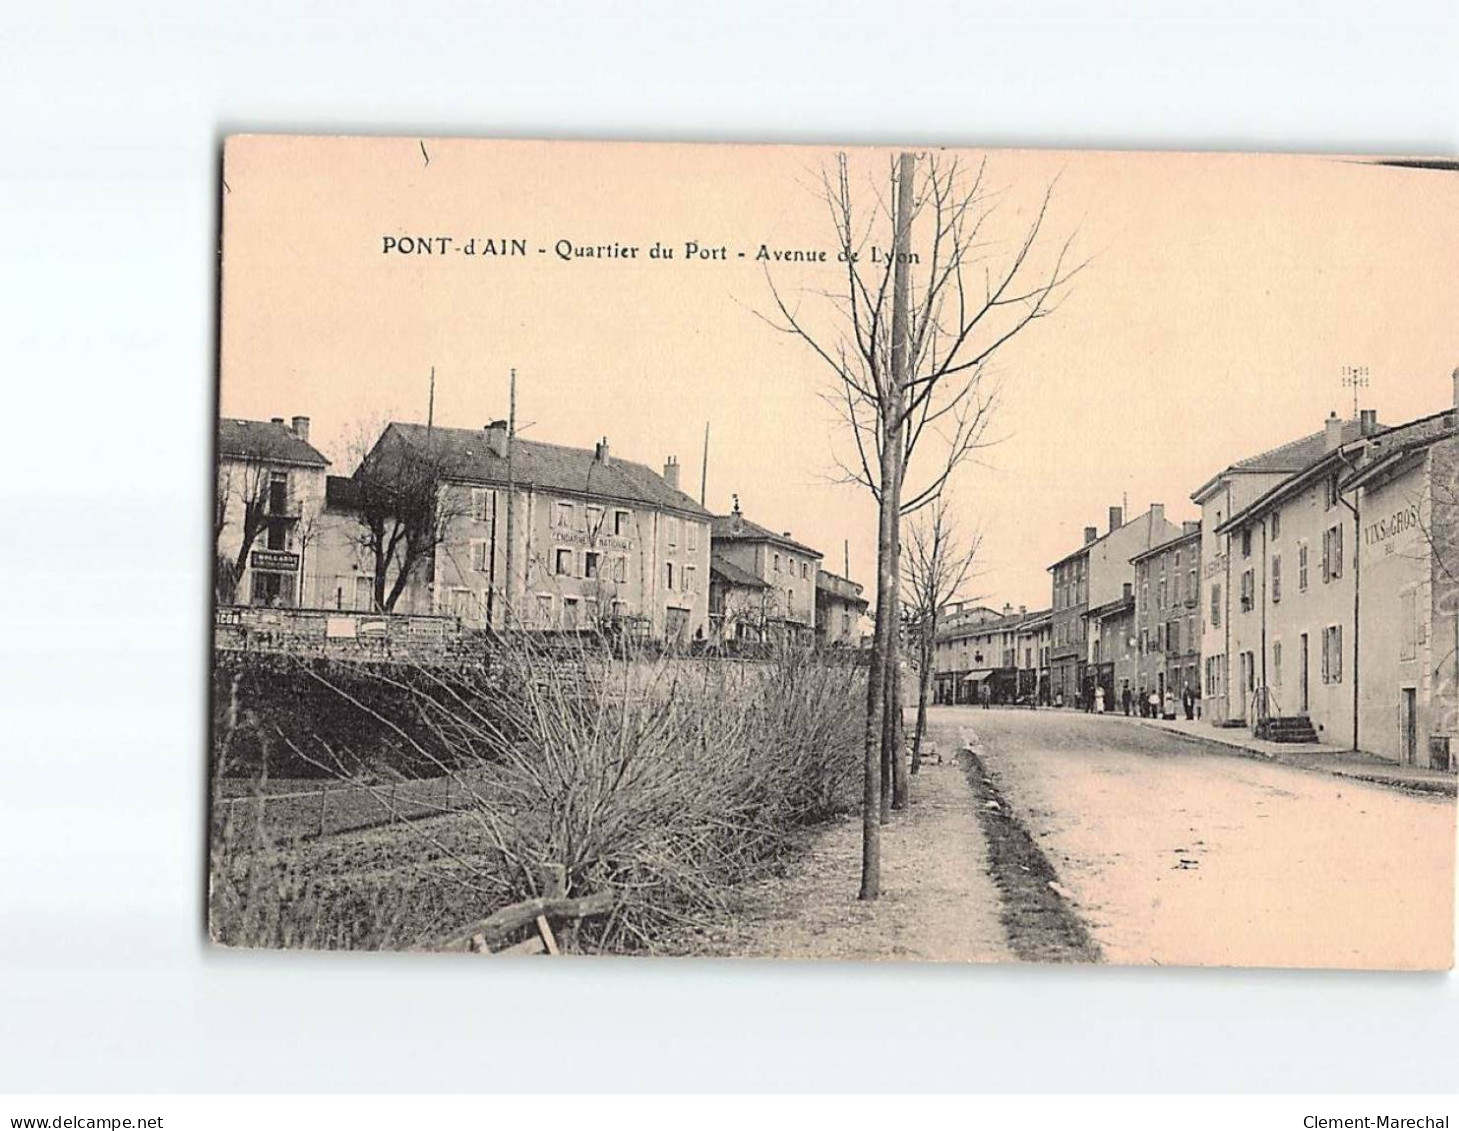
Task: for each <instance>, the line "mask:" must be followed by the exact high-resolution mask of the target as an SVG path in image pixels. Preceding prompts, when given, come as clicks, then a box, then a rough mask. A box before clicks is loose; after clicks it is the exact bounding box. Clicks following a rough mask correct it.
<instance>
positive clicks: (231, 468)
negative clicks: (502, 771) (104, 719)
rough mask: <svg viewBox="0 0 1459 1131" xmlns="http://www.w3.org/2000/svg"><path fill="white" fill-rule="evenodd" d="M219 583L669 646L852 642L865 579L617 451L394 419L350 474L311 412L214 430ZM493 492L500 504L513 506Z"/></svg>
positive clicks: (296, 599) (308, 602) (481, 623)
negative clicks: (330, 451)
mask: <svg viewBox="0 0 1459 1131" xmlns="http://www.w3.org/2000/svg"><path fill="white" fill-rule="evenodd" d="M217 457H218V474H217V511H216V516H215V530H214V533H215V542H216V552H217V599H218V602H219V604H220V605H236V606H249V605H255V606H257V605H264V606H269V607H275V608H308V609H315V610H331V611H334V612H338V613H346V612H352V613H369V614H379V613H386V612H389V613H402V614H406V613H408V614H413V615H417V616H419V615H434V616H443V617H451V618H455V619H456V620H457V621H459V622H460V624H462V625H464V626H468V627H473V628H480V629H488V628H490V629H498V630H499V629H501V628H502V627H504V626H505V625H506V624H507V623H508V618H511V620H512V623H514V624H516V625H519V626H523V627H528V628H534V629H539V630H551V631H567V632H571V631H585V630H589V629H594V628H609V627H611V628H613V629H615V630H619V631H625V632H630V633H632V634H634V635H638V636H643V637H647V638H652V639H658V640H664V641H670V642H688V641H701V642H705V641H709V642H713V641H767V640H775V639H787V640H792V641H797V642H810V641H812V640H814V641H816V642H819V643H821V644H823V645H826V646H847V645H853V644H856V643H858V642H859V641H860V638H861V618H862V616H863V614H864V613H865V611H866V606H867V602H866V600H865V598H864V597H863V596H862V587H861V586H860V585H859V584H857V583H856V582H854V581H851V580H850V579H849V578H846V577H841V576H838V575H836V574H834V573H832V572H830V571H828V570H826V569H823V568H822V566H821V563H822V561H823V559H824V555H823V554H822V553H821V552H820V551H819V550H816V549H813V548H812V547H810V546H807V545H804V544H803V543H801V542H799V541H797V540H796V539H794V538H793V537H791V535H790V533H789V532H780V533H777V532H775V531H773V530H771V529H769V528H766V527H764V526H761V525H759V524H757V523H754V522H752V521H750V520H749V519H748V518H746V517H745V516H744V515H743V514H742V513H741V511H740V506H739V500H738V499H736V500H735V505H734V509H733V511H732V512H731V513H730V514H728V515H713V514H711V513H710V512H709V511H707V510H706V509H705V508H704V507H703V506H701V505H700V504H699V503H698V502H696V501H695V500H694V499H693V498H691V497H690V496H689V495H687V494H685V493H684V492H683V491H682V490H681V489H680V483H679V464H678V461H677V460H676V459H675V458H673V457H670V458H669V459H668V461H667V462H666V463H665V464H664V467H663V470H662V473H659V472H655V471H653V470H651V469H650V468H648V467H646V466H644V465H643V464H640V463H635V462H633V461H631V460H625V459H622V458H620V457H618V456H616V455H614V454H613V452H612V451H611V449H610V447H609V444H608V441H607V439H606V438H605V439H603V440H601V441H599V442H598V443H597V444H596V445H595V446H594V447H592V448H573V447H565V446H561V445H557V444H549V443H543V442H540V441H535V440H531V441H529V440H522V439H519V438H513V437H510V436H509V435H508V428H507V425H506V423H505V422H504V421H495V422H493V423H491V424H488V425H487V426H486V427H485V428H483V429H481V430H480V431H476V430H470V429H458V428H440V427H433V426H430V425H421V424H408V423H391V424H389V425H388V426H387V427H386V428H385V429H384V431H383V432H382V434H381V436H380V437H379V439H378V440H377V441H376V442H375V444H374V445H373V447H372V448H371V450H370V451H369V453H368V454H367V455H366V456H365V457H364V459H363V460H362V461H361V463H360V466H359V467H358V468H357V469H356V470H355V471H354V473H353V474H352V475H350V476H337V475H331V474H330V473H329V472H330V461H329V460H328V459H327V458H326V457H325V456H324V455H323V453H321V452H320V451H319V450H318V449H317V448H315V447H314V446H313V445H312V444H311V443H310V441H309V419H308V418H307V417H302V416H296V417H294V418H293V419H292V420H291V421H288V422H286V421H285V420H284V419H283V418H275V419H273V420H269V421H252V420H231V419H224V420H221V421H220V422H219V428H218V449H217ZM509 500H511V501H512V503H511V505H510V506H509Z"/></svg>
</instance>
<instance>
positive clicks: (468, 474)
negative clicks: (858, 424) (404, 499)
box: [368, 422, 710, 518]
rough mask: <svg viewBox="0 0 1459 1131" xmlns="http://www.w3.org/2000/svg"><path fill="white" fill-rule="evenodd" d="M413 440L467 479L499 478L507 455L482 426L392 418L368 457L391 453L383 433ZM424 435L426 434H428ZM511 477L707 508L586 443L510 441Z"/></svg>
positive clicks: (454, 475) (656, 503)
mask: <svg viewBox="0 0 1459 1131" xmlns="http://www.w3.org/2000/svg"><path fill="white" fill-rule="evenodd" d="M392 436H393V437H395V438H396V442H404V443H407V444H410V445H412V446H413V447H415V448H416V449H417V450H428V449H427V445H428V444H429V448H430V449H433V450H434V451H435V452H437V453H438V456H437V458H439V459H440V460H441V465H442V471H443V474H444V475H445V476H446V477H447V478H448V479H453V480H456V481H458V482H466V483H490V484H504V483H506V482H507V461H506V459H505V458H504V457H502V456H498V455H496V453H494V452H493V451H492V450H491V447H490V445H489V444H488V442H487V435H486V432H485V431H484V430H477V429H472V428H430V429H427V427H426V426H425V425H424V424H402V423H399V422H395V423H392V424H390V426H389V427H387V428H386V430H385V433H384V434H383V435H382V436H381V437H380V439H379V440H378V441H377V442H376V444H375V448H374V450H373V451H371V453H370V456H369V457H368V459H388V458H390V446H389V444H388V443H387V438H389V437H392ZM428 437H429V439H427V438H428ZM512 480H513V482H514V483H516V484H518V485H520V486H523V487H526V486H531V487H535V488H537V489H538V490H543V491H557V492H562V493H564V494H572V495H582V496H586V497H589V498H602V499H608V500H610V501H615V502H624V503H638V504H642V505H647V506H651V507H658V508H661V509H664V510H674V511H679V512H681V513H685V514H690V515H694V516H696V517H699V518H708V517H710V515H709V512H708V511H707V510H705V509H704V508H703V507H701V506H700V505H699V504H698V503H696V502H695V501H694V500H693V499H692V498H690V497H689V496H688V495H686V494H684V492H682V491H676V490H675V489H674V488H672V487H670V486H669V485H668V483H666V482H665V481H664V479H663V477H662V476H660V475H659V474H658V473H656V472H653V471H650V470H649V469H648V468H647V467H645V466H644V465H643V464H641V463H634V462H633V461H632V460H626V459H622V458H620V457H618V456H612V457H611V458H610V459H609V460H608V461H607V462H603V461H601V460H599V459H598V458H597V454H596V452H595V451H593V450H592V449H589V448H569V447H565V446H563V445H561V444H549V443H545V442H543V441H541V440H523V439H521V438H518V439H517V440H515V441H513V448H512Z"/></svg>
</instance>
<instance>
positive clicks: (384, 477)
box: [355, 426, 470, 613]
mask: <svg viewBox="0 0 1459 1131" xmlns="http://www.w3.org/2000/svg"><path fill="white" fill-rule="evenodd" d="M449 464H450V460H449V455H448V453H447V451H446V448H445V446H444V445H443V444H442V443H441V441H440V438H439V436H437V435H433V434H432V433H431V432H430V430H429V429H428V430H427V431H426V433H425V435H424V436H422V437H411V436H407V435H406V434H405V433H403V432H401V431H400V430H398V429H397V428H395V427H394V426H392V427H390V428H387V429H386V431H385V433H384V434H383V435H382V436H381V437H380V440H379V442H378V443H376V445H375V446H374V448H372V449H371V450H370V452H369V454H368V455H367V456H366V457H365V458H364V460H363V461H362V462H361V464H360V466H359V469H358V470H357V471H356V472H355V481H356V482H357V483H358V484H359V491H360V534H359V536H358V537H359V545H360V548H361V549H362V550H363V551H364V553H365V555H366V557H367V559H368V560H369V561H370V563H371V564H372V566H373V568H374V571H375V591H374V604H375V607H376V608H377V609H379V610H380V611H382V612H387V613H388V612H393V611H394V609H395V605H396V603H397V602H398V601H399V600H400V595H401V594H402V593H404V592H405V589H406V587H407V586H408V585H409V584H410V582H411V581H412V579H414V578H417V577H421V575H424V578H423V579H424V580H425V581H428V582H429V581H431V580H434V579H433V578H432V577H431V575H430V571H431V569H432V567H433V566H434V564H435V556H436V548H437V547H438V546H439V545H440V544H441V543H442V542H443V541H445V539H446V536H447V534H448V533H449V530H450V526H451V523H452V521H453V520H454V519H455V518H458V517H460V516H461V515H463V514H465V513H466V511H467V510H468V509H469V499H470V491H469V489H466V488H463V487H460V486H457V485H454V484H453V483H452V482H451V481H450V478H449V475H448V471H449Z"/></svg>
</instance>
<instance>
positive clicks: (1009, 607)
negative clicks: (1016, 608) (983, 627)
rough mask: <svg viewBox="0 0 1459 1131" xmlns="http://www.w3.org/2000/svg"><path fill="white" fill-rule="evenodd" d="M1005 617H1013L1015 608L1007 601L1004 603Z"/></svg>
mask: <svg viewBox="0 0 1459 1131" xmlns="http://www.w3.org/2000/svg"><path fill="white" fill-rule="evenodd" d="M1003 615H1004V616H1005V617H1011V616H1012V615H1013V606H1012V605H1010V604H1009V603H1008V602H1007V601H1004V602H1003Z"/></svg>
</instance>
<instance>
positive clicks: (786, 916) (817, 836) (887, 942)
mask: <svg viewBox="0 0 1459 1131" xmlns="http://www.w3.org/2000/svg"><path fill="white" fill-rule="evenodd" d="M942 749H943V752H944V757H945V758H946V760H945V761H944V763H943V764H942V765H937V764H935V763H934V764H930V765H924V766H923V767H922V770H921V771H920V772H919V773H918V774H917V776H916V777H914V778H913V779H912V797H913V803H912V806H911V808H910V809H909V810H907V811H904V812H901V813H896V814H893V816H892V821H891V823H890V824H888V825H884V826H883V827H882V895H881V898H880V899H879V900H877V901H876V902H874V903H862V902H861V901H859V900H858V899H857V898H856V891H857V887H858V885H859V882H860V875H861V821H860V818H859V817H856V816H851V817H847V818H845V819H843V820H841V821H838V822H837V823H835V824H833V825H831V826H829V827H827V828H824V829H820V830H817V831H816V832H815V833H814V834H812V838H811V844H810V847H809V849H808V851H807V852H806V853H805V854H804V855H803V856H801V857H800V858H799V859H798V860H797V861H796V862H795V864H793V865H792V867H791V869H790V872H789V874H788V875H786V876H784V877H778V878H775V879H769V880H762V881H758V882H755V883H752V884H747V885H745V887H744V889H743V890H742V891H741V893H740V897H739V900H738V901H737V906H736V907H735V908H734V910H733V912H732V916H733V920H734V922H733V924H732V926H731V927H729V928H726V929H722V930H720V931H718V932H716V934H717V937H716V938H714V939H713V940H712V943H711V947H710V953H715V954H724V955H736V956H739V957H745V958H810V959H832V958H834V959H853V960H854V959H887V958H890V959H903V960H908V959H924V960H930V961H938V962H1013V961H1016V957H1015V955H1014V954H1013V952H1012V950H1010V948H1009V946H1008V942H1007V938H1006V936H1005V934H1004V931H1003V926H1002V924H1001V922H1000V911H1001V902H1000V899H999V895H998V890H997V888H996V887H995V886H994V884H993V881H992V879H991V877H990V875H989V868H988V855H987V849H986V846H985V843H984V840H983V834H982V832H981V830H980V829H979V826H978V820H977V816H976V813H975V811H974V805H975V801H974V799H973V796H972V793H971V792H970V791H969V789H968V785H967V781H966V778H965V776H964V773H963V771H962V769H960V768H959V766H958V764H957V762H956V759H955V758H954V757H952V754H953V753H954V751H953V750H952V749H951V747H950V744H949V743H948V742H946V741H944V742H943V743H942Z"/></svg>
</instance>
